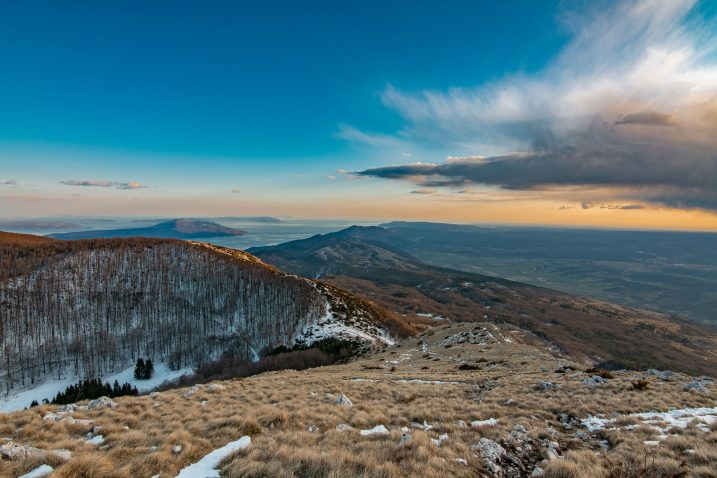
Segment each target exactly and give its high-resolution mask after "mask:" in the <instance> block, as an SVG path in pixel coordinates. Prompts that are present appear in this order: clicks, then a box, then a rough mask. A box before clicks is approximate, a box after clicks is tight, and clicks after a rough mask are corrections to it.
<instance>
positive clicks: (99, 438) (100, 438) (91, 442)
mask: <svg viewBox="0 0 717 478" xmlns="http://www.w3.org/2000/svg"><path fill="white" fill-rule="evenodd" d="M104 442H105V437H103V436H102V435H95V436H93V437H92V438H90V439H88V440H85V443H87V444H88V445H101V444H102V443H104Z"/></svg>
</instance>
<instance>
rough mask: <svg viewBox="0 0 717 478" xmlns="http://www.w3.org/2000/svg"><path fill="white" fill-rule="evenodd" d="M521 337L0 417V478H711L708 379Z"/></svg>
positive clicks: (454, 330)
mask: <svg viewBox="0 0 717 478" xmlns="http://www.w3.org/2000/svg"><path fill="white" fill-rule="evenodd" d="M525 340H528V341H531V340H532V338H531V336H530V334H526V333H525V332H524V331H521V330H519V329H517V328H515V327H512V326H507V325H500V326H499V325H495V324H490V323H474V324H449V325H445V326H439V327H437V328H434V329H431V330H429V331H427V332H425V333H424V334H422V335H421V336H419V337H412V338H408V339H406V340H404V341H403V342H401V343H399V344H396V345H393V346H386V347H385V348H382V349H378V350H374V351H372V352H370V353H368V354H366V355H365V356H364V357H362V358H359V359H357V360H355V361H352V362H350V363H347V364H343V365H335V366H330V367H321V368H317V369H311V370H306V371H303V372H296V371H291V370H288V371H282V372H274V373H267V374H262V375H258V376H254V377H250V378H246V379H234V380H229V381H224V382H213V383H211V384H208V385H200V386H197V387H193V388H184V389H177V390H170V391H165V392H161V393H155V394H151V395H148V396H143V397H136V398H135V397H123V398H118V399H116V400H115V401H114V402H113V403H108V404H106V405H109V407H108V406H102V405H100V404H93V408H87V407H84V406H83V405H85V404H79V406H74V407H65V408H64V409H61V408H59V407H55V406H40V407H36V408H33V409H30V410H26V411H22V412H17V413H14V414H9V415H0V434H2V436H4V437H6V439H7V440H8V441H7V442H6V444H5V445H3V446H1V447H0V453H5V454H6V455H7V454H9V453H14V455H15V458H14V459H11V460H8V461H0V476H2V477H17V476H18V475H20V474H22V473H26V472H28V471H30V470H33V469H35V468H36V467H39V466H41V465H46V466H51V467H53V468H54V473H53V474H52V475H51V477H52V478H70V477H72V478H83V477H93V478H94V477H104V478H129V477H151V476H159V477H160V478H167V477H170V478H171V477H175V476H193V477H196V476H201V477H204V476H218V471H217V472H216V474H210V473H209V472H207V473H205V474H201V475H192V474H189V472H186V473H185V474H183V475H178V473H179V472H180V470H182V469H185V468H187V467H189V466H190V465H191V464H194V463H209V464H210V465H207V468H206V469H207V470H211V469H213V468H218V469H220V470H221V476H222V477H224V478H240V477H241V478H259V477H295V478H300V477H306V478H308V477H311V478H331V477H354V478H399V477H416V476H421V477H427V478H444V477H446V476H456V477H475V476H486V477H488V476H493V477H502V478H518V477H526V476H544V477H545V478H561V477H565V478H587V477H590V478H645V477H648V478H657V477H661V478H677V477H691V478H708V477H713V476H714V470H715V468H716V467H717V408H715V395H714V394H715V384H714V382H712V381H711V380H709V379H707V378H705V377H690V376H687V375H682V374H678V373H669V372H658V371H650V372H630V371H620V372H613V373H608V372H605V371H600V370H588V369H586V368H585V367H584V366H582V365H581V364H578V363H575V362H573V361H571V360H568V359H565V358H562V357H560V356H559V355H556V354H554V353H551V352H550V351H549V350H548V349H546V348H545V347H543V346H540V347H536V346H531V345H528V344H527V343H525ZM113 405H114V406H113ZM237 443H241V444H242V447H241V449H240V450H238V451H235V452H234V453H232V452H231V449H232V448H229V451H227V452H224V450H225V448H224V447H225V446H227V445H228V444H229V445H231V444H237ZM27 447H32V448H27ZM58 449H59V450H58ZM13 450H15V451H13ZM24 454H26V455H27V458H23V457H22V455H24ZM222 458H226V460H224V461H223V462H222ZM196 468H197V467H196V466H195V467H194V469H196ZM45 469H47V468H45Z"/></svg>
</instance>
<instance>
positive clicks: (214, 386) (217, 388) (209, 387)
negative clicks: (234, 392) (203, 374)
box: [207, 383, 227, 393]
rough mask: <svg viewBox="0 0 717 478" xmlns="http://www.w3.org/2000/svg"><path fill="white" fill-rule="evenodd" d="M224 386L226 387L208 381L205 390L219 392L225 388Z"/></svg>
mask: <svg viewBox="0 0 717 478" xmlns="http://www.w3.org/2000/svg"><path fill="white" fill-rule="evenodd" d="M226 388H227V387H225V386H224V385H222V384H220V383H210V384H209V385H207V392H212V393H214V392H220V391H222V390H226Z"/></svg>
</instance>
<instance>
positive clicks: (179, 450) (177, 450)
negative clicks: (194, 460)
mask: <svg viewBox="0 0 717 478" xmlns="http://www.w3.org/2000/svg"><path fill="white" fill-rule="evenodd" d="M172 453H174V454H175V455H179V454H180V453H182V445H174V446H173V447H172Z"/></svg>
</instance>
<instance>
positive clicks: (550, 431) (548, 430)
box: [545, 427, 558, 437]
mask: <svg viewBox="0 0 717 478" xmlns="http://www.w3.org/2000/svg"><path fill="white" fill-rule="evenodd" d="M545 432H546V433H547V434H548V435H550V436H553V437H554V436H556V435H557V434H558V431H557V430H556V429H555V428H553V427H547V428H546V429H545Z"/></svg>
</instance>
